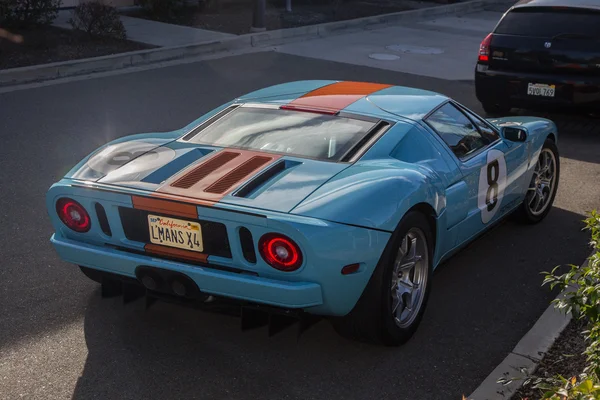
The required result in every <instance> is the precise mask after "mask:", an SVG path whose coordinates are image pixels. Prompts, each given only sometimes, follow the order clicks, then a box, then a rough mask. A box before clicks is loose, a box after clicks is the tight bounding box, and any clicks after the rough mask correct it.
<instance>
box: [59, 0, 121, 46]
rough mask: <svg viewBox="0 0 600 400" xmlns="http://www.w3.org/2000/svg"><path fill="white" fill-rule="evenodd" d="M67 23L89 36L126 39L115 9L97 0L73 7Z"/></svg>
mask: <svg viewBox="0 0 600 400" xmlns="http://www.w3.org/2000/svg"><path fill="white" fill-rule="evenodd" d="M69 23H70V24H71V26H72V27H73V29H77V30H81V31H84V32H87V33H88V34H89V35H91V36H96V37H112V38H115V39H125V38H126V37H127V35H126V31H125V27H124V26H123V23H122V22H121V19H120V18H119V14H118V13H117V9H116V8H115V7H112V6H109V5H107V4H104V3H102V2H100V1H99V0H94V1H90V2H85V3H80V4H79V5H78V6H77V7H75V10H74V11H73V18H71V19H69Z"/></svg>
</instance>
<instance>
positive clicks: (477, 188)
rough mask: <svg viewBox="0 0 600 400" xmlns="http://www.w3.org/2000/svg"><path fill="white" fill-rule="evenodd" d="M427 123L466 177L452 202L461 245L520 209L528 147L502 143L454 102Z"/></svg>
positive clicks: (496, 134) (493, 131)
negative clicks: (521, 181) (522, 177)
mask: <svg viewBox="0 0 600 400" xmlns="http://www.w3.org/2000/svg"><path fill="white" fill-rule="evenodd" d="M424 122H425V123H426V124H427V125H428V126H429V127H430V128H431V129H432V130H433V131H434V132H435V133H437V136H438V138H439V139H440V140H441V141H442V142H443V143H444V145H445V148H446V150H447V151H448V152H449V153H450V154H451V156H452V157H453V158H454V160H455V162H456V164H457V166H458V168H459V169H460V172H461V174H462V176H461V177H460V178H459V179H460V180H459V181H457V182H454V183H453V184H452V185H451V187H449V190H448V192H449V195H448V196H447V209H448V210H451V212H452V213H453V215H452V216H451V219H452V220H453V221H454V225H453V226H450V227H449V228H450V229H451V230H453V231H454V232H453V233H454V236H455V238H456V245H460V244H461V243H463V242H465V241H467V240H469V239H470V238H472V237H473V236H475V235H477V234H478V233H480V232H481V231H482V230H483V229H485V228H486V227H488V226H489V225H490V224H491V223H493V222H494V221H496V220H497V219H498V218H501V217H502V216H503V215H505V214H506V213H507V212H508V211H510V210H511V209H513V208H514V206H516V205H517V204H518V201H519V200H520V198H521V197H520V193H521V192H522V190H520V187H519V177H520V176H521V175H522V174H523V173H524V171H523V168H522V166H523V165H525V166H526V161H527V160H526V159H527V157H526V154H525V147H524V146H522V144H520V143H519V144H517V143H512V142H507V141H505V140H503V139H502V137H501V136H500V133H499V132H498V131H497V130H496V129H495V128H494V127H493V126H492V125H491V124H489V123H488V122H486V121H485V120H484V119H482V118H480V117H478V116H477V115H475V114H474V113H473V112H471V111H470V110H468V109H466V108H465V107H463V106H461V105H459V104H458V103H456V102H453V101H449V102H447V103H445V104H443V105H442V106H440V107H438V108H437V109H436V110H434V111H433V112H432V113H430V114H429V115H428V116H427V117H426V118H425V119H424ZM524 163H525V164H524Z"/></svg>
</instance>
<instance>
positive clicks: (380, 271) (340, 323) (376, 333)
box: [332, 211, 433, 346]
mask: <svg viewBox="0 0 600 400" xmlns="http://www.w3.org/2000/svg"><path fill="white" fill-rule="evenodd" d="M407 235H416V236H415V237H417V238H418V239H420V240H422V241H423V243H424V244H425V245H426V249H425V250H423V249H422V248H421V247H420V243H421V242H419V241H417V242H416V243H417V246H416V247H415V249H417V251H421V252H422V253H424V254H423V255H424V256H425V255H426V257H423V258H422V259H421V261H420V262H418V263H417V264H416V265H415V267H414V271H415V275H414V278H413V279H411V280H410V281H411V282H413V281H414V280H416V278H417V270H418V271H419V276H421V277H422V276H424V277H425V280H424V281H421V282H422V284H421V285H420V288H421V291H422V294H420V295H419V297H420V301H419V302H418V304H417V307H418V309H416V310H415V312H413V313H412V314H411V313H410V312H409V314H411V318H410V319H409V318H407V319H406V321H404V322H405V324H399V323H397V321H396V319H395V318H394V316H393V313H392V307H393V305H394V304H393V300H392V292H394V293H397V289H392V284H393V282H394V279H395V277H396V276H397V275H395V274H394V269H395V262H394V261H395V260H396V257H397V256H398V255H399V253H400V247H401V245H402V244H403V240H404V238H405V237H407ZM411 237H412V236H411ZM407 250H410V247H409V248H408V249H407ZM407 252H408V251H407ZM425 258H426V259H425ZM406 260H407V258H403V259H402V260H401V261H403V262H406ZM432 272H433V233H432V230H431V227H430V225H429V223H428V221H427V218H426V217H425V215H423V213H421V212H417V211H410V212H408V213H407V214H406V215H405V216H404V218H402V220H401V221H400V223H399V224H398V227H397V228H396V230H395V231H394V233H393V234H392V237H391V238H390V241H389V242H388V245H387V246H386V248H385V250H384V252H383V254H382V256H381V259H380V260H379V263H378V265H377V267H376V268H375V271H373V275H372V276H371V279H370V280H369V283H368V284H367V286H366V288H365V290H364V292H363V293H362V295H361V297H360V299H359V300H358V302H357V304H356V305H355V307H354V308H353V309H352V311H351V312H350V313H349V314H347V315H346V316H344V317H341V318H337V319H335V320H333V321H332V322H333V326H334V329H335V330H336V331H337V332H338V334H340V335H342V336H344V337H346V338H349V339H354V340H358V341H363V342H369V343H374V344H383V345H386V346H399V345H402V344H404V343H406V342H407V341H408V340H409V339H410V338H411V337H412V336H413V334H414V333H415V331H416V330H417V328H418V326H419V324H420V322H421V319H422V317H423V313H424V311H425V308H426V306H427V301H428V298H429V293H430V292H431V280H432ZM397 287H399V288H402V289H404V290H406V287H405V286H404V285H398V286H397ZM407 296H409V295H407ZM401 306H402V303H400V305H399V306H398V307H401ZM405 311H406V309H405ZM401 315H404V312H403V313H401Z"/></svg>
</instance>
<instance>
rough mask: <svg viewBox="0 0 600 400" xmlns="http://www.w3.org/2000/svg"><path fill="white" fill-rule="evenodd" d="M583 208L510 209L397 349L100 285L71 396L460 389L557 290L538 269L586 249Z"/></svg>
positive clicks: (445, 278)
mask: <svg viewBox="0 0 600 400" xmlns="http://www.w3.org/2000/svg"><path fill="white" fill-rule="evenodd" d="M582 219H583V216H581V215H579V214H575V213H572V212H569V211H565V210H562V209H559V208H554V209H553V210H552V211H551V213H550V214H549V215H548V217H547V219H545V220H544V221H543V222H541V223H540V224H538V225H533V226H531V225H526V226H523V225H519V224H517V223H515V222H512V221H510V220H508V221H506V222H505V223H503V224H501V225H499V226H498V227H497V228H495V229H493V230H492V231H490V232H489V233H488V234H486V235H485V236H483V237H481V238H480V239H478V240H477V241H476V242H475V243H474V244H472V245H471V246H469V247H468V248H466V249H464V250H462V251H461V252H459V253H458V254H456V255H455V256H454V257H453V258H451V259H450V260H448V261H447V262H445V263H444V264H443V265H442V266H441V267H440V268H439V269H438V270H437V271H436V273H435V275H434V281H433V292H432V295H431V298H430V301H429V304H428V308H427V312H426V313H425V315H424V319H423V322H422V324H421V326H420V328H419V329H418V331H417V333H416V334H415V336H414V337H413V338H412V340H411V341H409V342H408V343H407V344H406V345H404V346H402V347H398V348H386V347H379V346H373V345H368V344H363V343H359V342H354V341H350V340H346V339H343V338H341V337H340V336H338V335H337V334H336V333H335V332H334V330H333V329H332V328H331V326H330V324H329V323H328V322H327V321H322V322H320V323H318V324H317V325H315V326H313V327H312V328H311V329H310V330H308V331H307V332H306V333H305V334H304V335H303V336H302V337H301V338H300V340H299V341H297V340H296V331H295V329H293V328H290V329H288V330H287V331H284V332H282V333H280V334H279V335H276V336H273V337H271V338H269V337H268V335H267V332H266V329H259V330H256V331H250V332H245V333H242V332H241V330H240V327H239V320H238V319H237V318H235V317H230V316H225V315H218V314H211V313H204V312H200V311H194V310H191V309H187V308H183V307H180V306H175V305H170V304H166V303H156V304H155V305H153V306H152V307H151V308H149V309H148V310H145V309H144V305H145V303H144V301H143V300H138V301H136V302H134V303H130V304H127V305H123V303H122V301H121V299H120V298H111V299H101V298H100V294H99V288H98V287H97V288H96V289H95V290H94V291H93V292H92V293H90V296H89V300H88V304H87V307H86V312H85V321H84V332H85V340H86V344H87V348H88V357H87V360H86V363H85V367H84V370H83V372H82V374H81V376H80V378H79V380H78V382H77V384H76V388H75V390H74V393H73V399H76V400H83V399H90V398H102V399H112V398H119V399H145V400H149V399H164V398H178V399H188V398H189V399H192V398H193V399H205V398H206V399H209V398H210V399H221V398H222V399H225V398H226V399H248V398H279V399H283V398H285V399H307V398H339V397H343V398H357V399H365V398H372V397H376V398H388V397H389V398H391V397H397V395H398V393H411V399H419V398H447V399H451V398H460V396H461V395H462V394H465V395H468V394H470V392H471V391H472V390H473V389H474V388H475V387H476V386H477V385H478V383H479V382H480V381H481V380H482V379H483V378H485V377H486V376H487V375H488V374H489V373H490V372H491V371H492V370H493V369H494V367H495V366H496V365H497V364H498V363H499V362H500V361H501V360H502V359H503V358H504V357H505V356H506V355H507V353H508V352H509V351H510V350H512V348H513V347H514V345H515V344H516V343H517V342H518V340H519V339H520V338H521V337H522V335H523V334H525V332H526V331H527V330H528V329H529V328H530V327H531V326H532V325H533V324H534V323H535V321H536V320H537V318H538V317H539V316H540V315H541V313H542V312H543V310H544V309H545V308H546V307H548V305H549V302H550V300H551V299H552V298H553V297H554V296H555V294H556V293H555V292H554V293H553V292H551V291H550V290H549V289H548V288H546V287H541V282H542V279H543V277H542V275H541V274H540V271H543V270H550V269H552V268H553V267H554V266H556V265H559V264H569V263H576V264H577V263H581V262H582V261H584V259H585V258H586V257H587V256H588V254H589V248H588V247H587V242H588V240H587V233H586V232H582V231H581V228H582V227H583V224H582ZM473 366H477V370H476V371H473V370H472V368H473ZM424 378H426V381H424V380H423V379H424ZM432 382H435V384H432Z"/></svg>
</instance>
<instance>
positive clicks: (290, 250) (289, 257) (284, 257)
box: [258, 233, 302, 272]
mask: <svg viewBox="0 0 600 400" xmlns="http://www.w3.org/2000/svg"><path fill="white" fill-rule="evenodd" d="M258 250H259V251H260V255H261V256H262V258H263V259H264V260H265V262H266V263H267V264H269V265H270V266H271V267H273V268H275V269H278V270H280V271H286V272H290V271H295V270H297V269H298V268H300V265H302V252H301V251H300V248H299V247H298V245H297V244H296V243H294V241H293V240H292V239H290V238H288V237H286V236H283V235H280V234H277V233H267V234H266V235H263V236H262V237H261V238H260V240H259V242H258Z"/></svg>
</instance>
